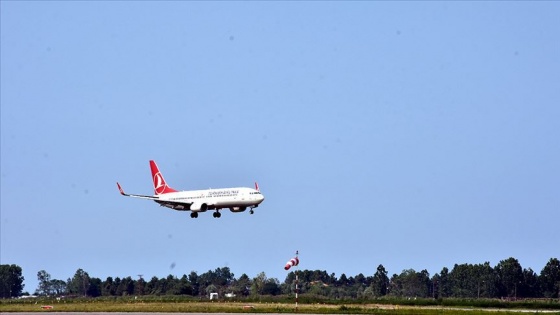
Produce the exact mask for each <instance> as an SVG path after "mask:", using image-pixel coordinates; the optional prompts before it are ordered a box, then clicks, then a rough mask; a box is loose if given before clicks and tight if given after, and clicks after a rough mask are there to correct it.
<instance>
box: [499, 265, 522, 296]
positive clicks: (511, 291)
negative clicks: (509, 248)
mask: <svg viewBox="0 0 560 315" xmlns="http://www.w3.org/2000/svg"><path fill="white" fill-rule="evenodd" d="M495 269H496V273H497V275H498V279H499V289H500V293H501V294H502V295H506V296H508V297H515V298H517V289H518V288H519V286H520V284H521V283H522V280H523V270H522V268H521V265H520V264H519V261H517V259H515V258H513V257H510V258H508V259H506V260H501V261H500V262H499V263H498V264H497V265H496V268H495Z"/></svg>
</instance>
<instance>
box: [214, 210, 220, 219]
mask: <svg viewBox="0 0 560 315" xmlns="http://www.w3.org/2000/svg"><path fill="white" fill-rule="evenodd" d="M212 215H213V216H214V218H219V217H221V216H222V214H221V213H219V212H218V211H216V212H214V213H212Z"/></svg>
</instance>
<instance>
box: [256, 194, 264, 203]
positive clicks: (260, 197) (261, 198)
mask: <svg viewBox="0 0 560 315" xmlns="http://www.w3.org/2000/svg"><path fill="white" fill-rule="evenodd" d="M263 200H264V196H263V195H258V197H257V202H258V203H261V202H263Z"/></svg>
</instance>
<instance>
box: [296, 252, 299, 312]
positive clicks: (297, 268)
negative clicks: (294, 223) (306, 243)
mask: <svg viewBox="0 0 560 315" xmlns="http://www.w3.org/2000/svg"><path fill="white" fill-rule="evenodd" d="M298 255H299V251H297V250H296V259H297V261H298V262H299V258H298ZM298 266H299V264H297V265H296V312H297V303H298V291H299V290H298V280H299V279H298V271H299V267H298Z"/></svg>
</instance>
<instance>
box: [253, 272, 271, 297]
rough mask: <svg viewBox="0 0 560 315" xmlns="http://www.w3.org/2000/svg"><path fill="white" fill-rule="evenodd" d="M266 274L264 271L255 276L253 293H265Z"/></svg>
mask: <svg viewBox="0 0 560 315" xmlns="http://www.w3.org/2000/svg"><path fill="white" fill-rule="evenodd" d="M266 280H267V278H266V274H265V273H264V271H263V272H261V273H259V274H258V275H257V276H256V277H255V278H253V284H252V285H251V295H261V294H263V288H264V284H265V283H266Z"/></svg>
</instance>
